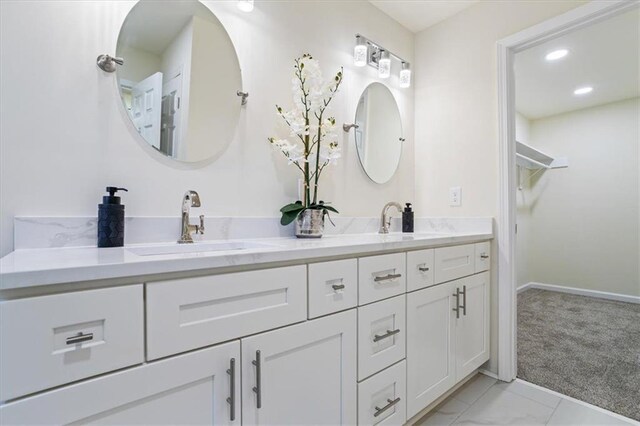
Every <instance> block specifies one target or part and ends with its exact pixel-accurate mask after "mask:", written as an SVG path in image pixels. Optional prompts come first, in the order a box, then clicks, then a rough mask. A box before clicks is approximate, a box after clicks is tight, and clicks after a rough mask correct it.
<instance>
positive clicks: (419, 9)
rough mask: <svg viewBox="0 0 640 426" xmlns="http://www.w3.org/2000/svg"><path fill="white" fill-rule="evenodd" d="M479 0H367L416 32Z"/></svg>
mask: <svg viewBox="0 0 640 426" xmlns="http://www.w3.org/2000/svg"><path fill="white" fill-rule="evenodd" d="M478 1H479V0H448V1H443V0H369V2H370V3H372V4H373V5H374V6H375V7H377V8H378V9H380V10H382V11H383V12H384V13H386V14H387V15H389V16H390V17H392V18H393V19H395V20H396V21H398V22H399V23H400V24H401V25H402V26H403V27H405V28H407V29H409V30H410V31H412V32H414V33H417V32H420V31H422V30H424V29H427V28H428V27H430V26H432V25H435V24H437V23H438V22H441V21H444V20H445V19H447V18H449V17H450V16H453V15H455V14H456V13H458V12H460V11H461V10H463V9H466V8H468V7H469V6H472V5H473V4H475V3H477V2H478Z"/></svg>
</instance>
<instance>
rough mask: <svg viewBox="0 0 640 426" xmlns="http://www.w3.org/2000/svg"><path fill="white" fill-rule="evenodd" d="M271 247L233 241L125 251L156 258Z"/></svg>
mask: <svg viewBox="0 0 640 426" xmlns="http://www.w3.org/2000/svg"><path fill="white" fill-rule="evenodd" d="M270 247H273V246H272V245H269V244H262V243H253V242H244V241H235V242H201V243H198V242H196V243H193V244H178V243H170V244H157V245H148V246H138V247H127V250H128V251H130V252H131V253H133V254H136V255H138V256H157V255H162V254H182V253H209V252H216V251H237V250H251V249H258V248H270Z"/></svg>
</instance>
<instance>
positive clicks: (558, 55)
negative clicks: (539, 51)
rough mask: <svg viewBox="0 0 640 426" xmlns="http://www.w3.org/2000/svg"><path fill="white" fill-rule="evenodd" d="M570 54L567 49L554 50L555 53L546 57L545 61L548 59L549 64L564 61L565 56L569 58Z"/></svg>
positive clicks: (550, 53)
mask: <svg viewBox="0 0 640 426" xmlns="http://www.w3.org/2000/svg"><path fill="white" fill-rule="evenodd" d="M568 53H569V51H568V50H567V49H558V50H554V51H553V52H549V53H547V56H545V57H544V59H546V60H547V61H549V62H551V61H557V60H558V59H562V58H564V57H565V56H567V54H568Z"/></svg>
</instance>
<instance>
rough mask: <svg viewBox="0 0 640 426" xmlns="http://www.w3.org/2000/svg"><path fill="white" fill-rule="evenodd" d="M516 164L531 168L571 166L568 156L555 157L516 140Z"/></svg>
mask: <svg viewBox="0 0 640 426" xmlns="http://www.w3.org/2000/svg"><path fill="white" fill-rule="evenodd" d="M516 164H517V165H518V166H521V167H524V168H525V169H531V170H538V169H559V168H564V167H569V161H568V160H567V158H566V157H564V158H554V157H552V156H550V155H548V154H545V153H544V152H542V151H540V150H538V149H536V148H534V147H532V146H530V145H527V144H525V143H522V142H518V141H516Z"/></svg>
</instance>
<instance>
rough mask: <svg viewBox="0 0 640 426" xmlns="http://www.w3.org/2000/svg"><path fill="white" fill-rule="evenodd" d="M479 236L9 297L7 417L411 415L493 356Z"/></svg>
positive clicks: (327, 418) (364, 419) (128, 419)
mask: <svg viewBox="0 0 640 426" xmlns="http://www.w3.org/2000/svg"><path fill="white" fill-rule="evenodd" d="M465 241H474V240H473V239H472V240H469V239H465ZM475 241H479V242H477V243H475V242H474V243H471V244H464V245H458V246H446V247H435V248H434V247H431V246H430V245H428V244H426V245H424V246H419V247H417V248H416V249H415V250H408V251H401V250H398V248H395V249H391V250H382V251H373V252H371V255H367V254H365V253H368V252H363V253H361V254H360V253H354V254H353V255H340V256H335V257H334V258H331V259H328V260H324V261H319V260H318V258H310V259H309V260H296V261H295V262H293V261H292V262H283V263H279V264H277V263H276V264H272V265H269V266H271V267H269V268H265V269H259V270H252V271H242V272H231V273H223V274H210V275H202V276H196V277H193V276H192V277H179V276H176V275H173V276H172V277H171V279H167V280H163V279H162V278H163V277H162V276H157V275H155V276H153V277H154V280H150V281H148V282H145V283H144V284H133V283H132V284H122V283H117V282H114V283H113V286H112V287H110V286H109V283H108V282H107V283H106V288H101V289H87V290H78V291H72V292H64V291H61V292H59V293H58V294H53V295H39V294H37V292H35V294H36V295H35V296H34V295H33V294H34V292H31V293H29V294H28V295H27V296H25V297H22V298H20V297H18V298H16V299H14V300H3V301H0V319H1V320H2V321H1V322H0V332H1V335H0V338H1V339H0V343H2V345H0V374H1V377H0V382H2V383H1V386H0V396H2V398H4V399H3V401H4V402H0V424H89V423H90V424H118V425H123V424H126V425H135V424H157V425H162V424H209V425H211V424H217V425H231V426H233V425H237V426H240V425H242V424H244V425H280V424H295V425H309V424H330V425H354V424H361V425H402V424H406V422H407V421H410V420H411V419H412V417H414V416H416V414H418V413H420V412H422V411H423V410H424V409H425V408H426V407H427V406H429V404H430V403H432V402H433V401H435V400H436V399H437V398H438V397H440V396H441V395H443V394H444V393H445V392H447V391H448V390H450V389H451V388H452V387H453V386H455V385H456V383H458V382H459V381H461V380H463V379H464V378H465V377H467V376H468V375H469V374H471V373H473V372H474V370H476V369H477V368H478V367H480V365H482V364H483V363H484V362H485V361H487V360H488V358H489V285H490V272H489V268H490V262H489V261H490V259H489V257H488V256H489V253H490V248H491V247H490V244H489V243H488V242H483V241H482V240H480V239H477V240H475ZM359 254H360V255H359ZM292 263H293V264H292ZM131 279H132V280H133V279H136V278H133V277H132V278H131ZM52 293H55V291H53V292H52ZM1 296H2V293H1V292H0V300H1Z"/></svg>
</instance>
